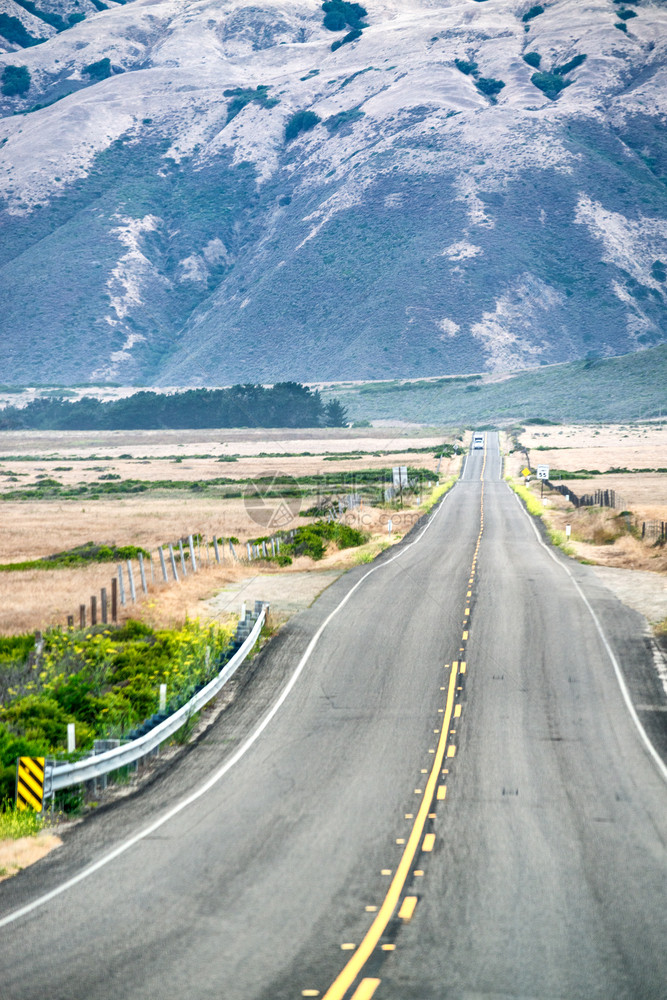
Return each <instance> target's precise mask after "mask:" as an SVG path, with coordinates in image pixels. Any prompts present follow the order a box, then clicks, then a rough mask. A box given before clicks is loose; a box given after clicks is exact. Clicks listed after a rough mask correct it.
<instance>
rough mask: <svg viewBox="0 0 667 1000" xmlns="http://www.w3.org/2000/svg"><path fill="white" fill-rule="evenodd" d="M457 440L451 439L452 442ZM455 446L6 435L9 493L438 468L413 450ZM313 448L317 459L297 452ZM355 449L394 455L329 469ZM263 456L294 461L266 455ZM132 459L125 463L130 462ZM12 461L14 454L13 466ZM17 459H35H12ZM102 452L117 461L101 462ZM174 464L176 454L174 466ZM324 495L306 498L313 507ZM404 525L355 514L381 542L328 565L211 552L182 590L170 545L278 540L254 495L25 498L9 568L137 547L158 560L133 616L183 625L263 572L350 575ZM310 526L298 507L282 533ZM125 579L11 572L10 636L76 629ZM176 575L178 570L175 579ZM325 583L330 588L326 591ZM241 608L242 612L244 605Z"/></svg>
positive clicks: (330, 439) (349, 435)
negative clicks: (258, 514)
mask: <svg viewBox="0 0 667 1000" xmlns="http://www.w3.org/2000/svg"><path fill="white" fill-rule="evenodd" d="M451 439H452V438H451V435H450V437H449V440H451ZM444 440H445V435H444V432H441V433H440V434H436V433H434V432H433V431H429V432H428V434H420V433H419V432H418V431H415V430H414V429H409V430H406V429H403V428H401V429H399V430H392V429H389V428H381V429H379V430H377V431H376V430H375V429H372V430H365V429H364V430H361V429H360V430H358V431H351V430H343V431H340V430H331V431H322V430H318V431H303V430H295V431H293V432H292V431H290V432H286V431H263V432H257V431H227V430H224V431H220V432H211V431H174V432H169V431H168V432H152V431H142V432H101V433H99V434H97V433H95V434H93V433H90V432H87V433H78V432H69V433H63V434H53V433H46V432H29V433H28V432H5V433H2V434H0V493H2V492H5V493H6V492H7V491H8V490H15V489H17V488H20V489H22V488H24V487H30V486H35V485H38V483H39V482H40V480H39V478H38V477H39V476H48V477H49V478H53V479H57V480H58V482H60V483H62V484H63V485H64V486H69V485H76V484H78V483H82V482H87V483H90V482H95V481H97V480H98V479H99V480H100V481H104V482H108V481H109V480H103V479H101V478H100V477H103V476H108V475H113V476H114V477H115V476H119V477H120V478H121V479H137V480H143V481H147V482H153V483H154V482H155V481H156V480H172V481H183V480H200V481H205V480H208V479H213V478H219V477H229V478H231V479H237V478H239V479H243V478H246V477H247V478H255V477H257V476H265V475H267V474H268V475H273V474H279V475H292V476H310V475H317V474H327V473H333V472H339V471H342V470H345V471H347V470H349V471H351V472H353V471H354V470H355V469H359V468H363V469H374V468H386V467H387V466H392V465H411V466H413V467H417V468H424V469H426V470H429V471H432V472H433V481H434V482H435V480H436V474H435V468H436V465H437V459H435V458H434V456H433V454H430V453H415V452H412V453H410V452H406V451H405V449H406V448H423V447H427V446H428V447H435V446H437V445H439V444H442V442H443V441H444ZM303 451H308V452H311V453H317V455H316V456H315V455H314V454H311V455H303V454H301V455H294V454H291V453H294V452H303ZM355 451H369V452H377V451H382V452H383V454H382V455H362V456H360V457H358V458H341V459H340V460H337V461H326V460H325V456H326V455H332V456H335V455H337V454H340V455H345V454H346V453H350V452H355ZM259 452H271V453H278V452H280V453H282V454H283V455H284V454H285V453H286V452H287V453H290V454H289V455H287V456H285V457H282V458H279V459H276V458H260V457H258V453H259ZM232 453H233V454H238V455H239V456H244V457H242V458H239V459H238V460H237V461H236V462H219V461H218V460H217V458H216V457H212V458H196V457H193V456H196V455H211V456H216V455H217V456H219V455H221V454H232ZM121 455H123V456H128V457H123V458H120V456H121ZM8 456H10V458H9V460H8ZM11 456H31V457H30V459H29V460H21V461H17V460H12V458H11ZM93 456H109V457H108V458H107V457H105V458H97V457H93ZM171 456H176V457H174V458H172V457H171ZM457 461H458V460H452V461H449V460H447V459H444V460H443V461H442V466H441V470H440V474H441V478H446V477H448V476H449V475H451V474H452V471H453V469H454V467H455V465H456V462H457ZM315 499H316V498H315V496H313V497H312V498H306V499H305V500H303V501H302V504H301V507H302V508H303V509H307V508H308V507H309V506H311V505H312V503H314V501H315ZM390 516H391V517H393V521H394V536H393V537H394V540H395V539H396V537H400V536H401V535H402V534H404V533H405V531H406V530H408V529H409V527H410V526H411V524H412V523H413V522H414V520H415V519H416V517H417V516H418V513H417V512H416V511H413V512H410V511H408V510H406V511H404V512H401V513H399V514H398V515H397V513H396V512H393V513H392V512H391V511H389V510H385V509H381V508H373V507H368V506H367V505H366V506H364V507H363V509H361V510H355V511H350V512H349V513H348V515H347V520H348V522H349V523H350V524H354V525H355V526H358V527H361V528H362V529H363V530H364V531H366V532H367V533H369V534H370V535H371V536H372V540H371V541H370V542H369V544H368V546H365V547H364V549H365V550H366V552H365V553H364V552H361V553H360V552H359V550H348V551H345V552H337V551H335V552H333V553H331V554H327V556H326V557H325V558H324V559H323V560H321V561H318V562H317V563H313V562H312V560H310V559H308V558H305V557H304V558H300V559H297V560H295V561H294V564H293V566H292V567H288V568H286V569H283V570H280V569H278V568H276V567H275V566H274V567H271V566H269V565H268V564H265V563H257V562H255V563H252V564H250V565H248V564H244V563H238V562H234V561H233V559H232V558H231V554H230V553H229V550H227V551H226V553H225V562H224V563H223V564H222V565H220V566H218V565H217V564H216V563H215V561H214V559H213V553H212V550H211V551H209V553H208V556H207V554H206V552H207V550H206V549H202V557H203V567H202V571H201V572H199V573H197V574H196V575H192V574H191V575H189V576H188V577H187V578H186V579H185V580H181V581H179V582H178V583H175V582H173V581H171V582H170V583H169V584H164V583H163V582H162V578H161V573H160V566H159V562H158V558H157V555H156V549H157V547H158V546H159V545H161V544H165V543H168V542H176V541H177V540H178V539H179V538H182V537H184V536H187V535H189V534H196V533H200V534H201V535H202V536H203V537H204V538H207V539H209V540H210V539H211V538H212V536H213V535H216V536H217V537H220V536H223V537H225V538H229V537H236V538H238V539H239V540H240V543H241V544H240V545H239V546H237V553H238V554H241V553H242V552H243V550H244V548H245V546H244V544H243V543H244V542H245V541H246V540H247V539H249V538H256V537H258V536H261V535H264V534H266V533H267V531H266V529H265V528H264V527H263V526H262V525H261V524H257V523H256V521H254V520H253V519H252V517H251V516H250V514H249V512H248V510H247V509H246V506H245V504H244V501H243V498H237V499H223V498H216V497H215V496H211V495H201V496H198V495H197V494H196V493H195V494H193V493H190V492H184V491H178V490H170V489H168V488H165V489H164V490H163V489H160V490H159V491H151V492H148V493H139V494H134V495H119V496H107V497H102V498H100V499H90V498H85V499H79V500H71V499H55V500H46V499H24V500H5V501H4V502H1V506H0V517H1V521H0V563H9V562H19V561H23V560H28V559H36V558H40V557H43V556H47V555H50V554H53V553H56V552H61V551H65V550H67V549H71V548H73V547H74V546H77V545H82V544H84V543H86V542H89V541H93V542H95V543H98V544H115V545H136V546H140V547H142V548H144V549H147V550H149V551H151V552H152V554H153V560H152V563H153V566H152V573H153V577H154V582H152V581H151V570H150V568H148V583H149V587H148V589H149V593H148V595H147V596H144V595H142V594H141V588H140V584H139V572H138V566H137V564H136V563H134V567H133V568H134V576H135V583H136V587H137V591H138V592H139V598H140V600H139V602H138V603H137V605H131V604H128V605H127V606H126V608H125V609H123V612H122V616H121V617H127V616H130V615H132V616H140V617H143V618H146V620H148V621H150V622H151V624H155V625H165V626H167V625H169V626H171V625H178V624H181V623H182V622H183V619H184V617H185V616H186V615H188V616H190V617H193V616H195V615H199V614H204V615H206V614H207V611H206V606H205V604H204V602H205V601H206V600H207V599H209V598H211V597H212V595H214V594H215V593H216V591H218V590H220V589H221V588H223V587H225V586H228V585H230V584H233V583H234V582H236V581H239V580H241V579H244V578H246V577H247V578H251V577H253V576H256V575H257V573H258V571H259V570H260V568H261V571H262V572H269V573H280V574H288V573H290V572H293V573H299V572H302V571H303V570H304V569H318V570H319V569H331V568H336V567H338V568H340V569H341V570H342V569H343V568H344V567H345V566H347V565H350V564H351V562H352V561H353V560H354V559H356V558H364V557H370V555H371V554H373V552H377V551H378V548H377V545H378V538H380V537H384V536H385V535H386V533H387V520H388V519H389V517H390ZM304 523H306V522H305V520H304V518H303V517H300V516H299V514H298V508H297V507H294V508H293V509H291V510H290V511H289V512H288V517H287V519H285V520H281V523H280V527H281V528H284V529H288V530H289V529H291V528H295V527H298V526H299V525H300V524H304ZM114 572H115V565H114V564H113V563H104V564H94V565H89V566H85V567H77V568H69V569H57V570H48V571H45V570H25V571H19V572H11V573H8V572H0V633H3V634H12V633H16V632H22V631H27V630H32V629H35V628H45V627H47V626H49V625H54V624H64V623H65V622H66V620H67V616H68V615H71V614H76V616H77V617H76V620H77V621H78V608H79V605H80V604H86V605H87V606H88V607H89V605H90V597H91V595H93V594H97V595H98V603H99V592H100V589H101V588H102V587H106V588H107V590H110V586H111V578H112V576H113V575H114ZM170 577H171V574H170ZM323 585H324V584H323ZM236 610H237V611H238V609H236Z"/></svg>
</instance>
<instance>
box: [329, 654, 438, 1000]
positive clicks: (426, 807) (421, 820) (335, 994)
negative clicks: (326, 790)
mask: <svg viewBox="0 0 667 1000" xmlns="http://www.w3.org/2000/svg"><path fill="white" fill-rule="evenodd" d="M457 667H458V664H456V663H453V664H452V671H451V673H450V675H449V687H448V689H447V704H446V707H445V715H444V720H443V723H442V729H441V731H440V739H439V741H438V747H437V749H436V752H435V759H434V761H433V767H432V768H431V773H430V775H429V777H428V781H427V782H426V788H425V789H424V796H423V798H422V803H421V806H420V807H419V812H418V813H417V816H416V817H415V821H414V824H413V827H412V831H411V832H410V836H409V838H408V842H407V844H406V845H405V850H404V851H403V855H402V857H401V860H400V862H399V865H398V868H397V869H396V873H395V874H394V877H393V879H392V880H391V885H390V886H389V891H388V892H387V895H386V896H385V899H384V902H383V903H382V906H381V907H380V909H379V910H378V912H377V915H376V917H375V919H374V921H373V923H372V924H371V926H370V927H369V929H368V931H367V933H366V936H365V937H364V939H363V941H362V942H361V944H360V945H359V947H358V948H357V950H356V951H355V953H354V954H353V955H352V958H351V959H350V960H349V962H348V963H347V965H346V966H345V968H344V969H343V970H342V972H341V973H340V974H339V975H338V976H337V977H336V979H335V980H334V982H333V983H332V984H331V986H330V987H329V989H328V990H327V992H326V993H325V994H324V1000H342V998H343V997H344V996H345V994H346V993H347V991H348V990H349V988H350V986H352V984H353V982H354V981H355V979H356V978H357V976H358V975H359V973H360V972H361V970H362V969H363V967H364V965H365V964H366V962H367V961H368V959H369V958H370V957H371V955H372V954H373V952H374V950H375V949H376V948H377V946H378V944H379V942H380V938H381V937H382V935H383V934H384V932H385V930H386V928H387V924H388V923H389V921H390V920H391V918H392V916H393V914H394V910H395V909H396V907H397V906H398V902H399V900H400V898H401V893H402V892H403V888H404V886H405V883H406V881H407V878H408V876H409V874H410V870H411V868H412V864H413V862H414V859H415V855H416V853H417V851H418V849H419V846H420V844H421V839H422V835H423V833H424V827H425V826H426V821H427V819H428V814H429V812H430V809H431V805H432V803H433V797H434V795H435V790H436V785H437V783H438V775H439V773H440V769H441V768H442V762H443V760H444V759H445V752H446V750H447V741H448V738H449V726H450V723H451V720H452V713H453V711H454V698H455V696H456V678H457V677H458V669H457Z"/></svg>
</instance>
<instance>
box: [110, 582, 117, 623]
mask: <svg viewBox="0 0 667 1000" xmlns="http://www.w3.org/2000/svg"><path fill="white" fill-rule="evenodd" d="M111 621H112V622H117V621H118V580H117V579H116V577H115V576H114V578H113V579H112V581H111Z"/></svg>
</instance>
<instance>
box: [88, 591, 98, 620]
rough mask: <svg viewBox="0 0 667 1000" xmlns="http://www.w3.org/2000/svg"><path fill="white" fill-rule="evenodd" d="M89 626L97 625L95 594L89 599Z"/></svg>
mask: <svg viewBox="0 0 667 1000" xmlns="http://www.w3.org/2000/svg"><path fill="white" fill-rule="evenodd" d="M90 624H91V625H97V597H96V596H95V594H93V595H92V597H91V598H90Z"/></svg>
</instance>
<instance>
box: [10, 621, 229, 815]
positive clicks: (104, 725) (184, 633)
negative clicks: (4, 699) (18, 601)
mask: <svg viewBox="0 0 667 1000" xmlns="http://www.w3.org/2000/svg"><path fill="white" fill-rule="evenodd" d="M13 638H14V642H10V641H9V639H7V640H5V649H6V651H9V652H14V653H19V654H20V653H21V652H23V653H25V652H26V646H27V637H13ZM228 641H229V634H228V633H227V632H225V631H224V630H220V629H216V628H206V627H202V626H201V625H199V623H197V622H194V623H192V622H186V624H185V626H184V627H183V628H182V629H180V630H178V631H167V630H165V631H154V630H153V629H151V628H150V627H149V626H148V625H145V624H144V623H142V622H137V621H131V620H130V621H128V622H126V623H125V624H124V625H123V626H121V627H120V628H108V627H104V626H101V627H98V628H97V629H90V630H88V631H87V632H72V631H68V630H67V631H64V630H61V629H54V630H52V631H51V632H47V633H45V636H44V648H43V651H42V655H41V657H40V660H39V663H38V664H34V665H33V667H32V668H30V667H29V668H28V674H27V675H26V676H27V677H29V682H28V683H27V684H26V683H23V687H22V690H18V688H17V687H16V686H15V687H14V688H9V696H10V700H9V702H8V703H7V704H5V705H4V706H3V707H2V708H1V709H0V798H1V797H3V796H6V795H11V794H12V791H13V782H14V765H15V760H16V758H17V757H18V756H22V755H30V756H45V755H47V754H53V753H62V751H63V750H64V749H65V747H66V736H67V724H68V723H70V722H74V723H75V725H76V741H77V750H86V749H87V748H88V747H90V745H91V744H92V741H93V739H94V738H95V737H100V738H106V737H119V736H120V737H122V736H125V735H127V734H128V732H129V730H130V729H131V728H132V727H133V726H136V725H137V724H138V723H140V722H142V721H143V720H144V719H145V718H147V717H148V716H150V715H152V714H153V713H154V712H155V711H156V709H157V700H158V688H159V685H160V684H161V683H165V684H167V685H168V697H169V699H170V708H171V710H174V709H175V708H176V707H178V705H180V704H182V703H184V702H185V701H186V700H187V699H188V698H189V697H191V695H192V694H193V693H194V691H195V689H196V688H197V687H198V686H200V685H201V684H203V683H206V682H207V681H208V680H210V679H211V677H212V676H213V675H214V674H215V673H217V671H218V669H219V666H218V662H217V661H218V658H219V656H220V654H221V653H222V652H223V651H224V649H225V647H226V646H227V644H228ZM207 650H208V653H207ZM0 669H2V664H0ZM12 676H13V675H12Z"/></svg>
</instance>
